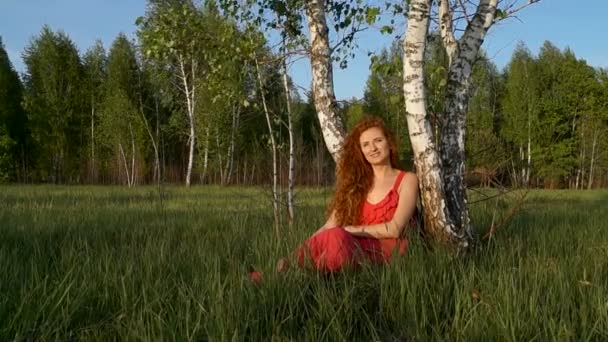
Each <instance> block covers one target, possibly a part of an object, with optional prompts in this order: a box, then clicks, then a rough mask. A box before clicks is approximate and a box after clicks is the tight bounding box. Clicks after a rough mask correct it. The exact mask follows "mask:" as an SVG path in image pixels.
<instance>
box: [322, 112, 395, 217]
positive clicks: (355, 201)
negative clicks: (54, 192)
mask: <svg viewBox="0 0 608 342" xmlns="http://www.w3.org/2000/svg"><path fill="white" fill-rule="evenodd" d="M372 127H377V128H379V129H380V130H381V131H382V133H384V136H385V137H386V140H387V142H388V147H389V150H390V157H389V160H390V163H391V166H392V167H394V168H397V167H398V166H399V153H398V151H397V139H396V137H395V135H394V134H393V132H392V131H391V130H390V129H389V128H388V127H387V126H386V124H385V123H384V120H382V118H380V117H378V116H372V115H366V116H365V117H364V118H363V119H361V121H359V122H358V123H357V124H356V125H355V126H354V127H353V128H352V129H351V130H350V132H349V133H348V135H347V136H346V139H345V140H344V144H343V145H342V149H341V152H340V158H339V159H338V163H337V165H336V192H335V194H334V197H333V199H332V200H331V202H330V203H329V207H328V208H327V209H328V210H327V211H328V215H331V213H332V212H334V211H335V213H336V215H335V219H336V221H337V224H338V226H347V225H355V224H358V223H359V219H360V216H361V208H362V206H363V203H364V201H365V199H366V198H367V193H368V192H369V190H370V189H371V187H372V184H373V182H374V171H373V169H372V166H371V165H370V163H369V162H368V161H367V160H366V159H365V156H364V155H363V152H362V151H361V146H360V143H359V138H360V137H361V133H363V132H364V131H366V130H368V129H370V128H372Z"/></svg>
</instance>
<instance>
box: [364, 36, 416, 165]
mask: <svg viewBox="0 0 608 342" xmlns="http://www.w3.org/2000/svg"><path fill="white" fill-rule="evenodd" d="M402 56H403V52H402V50H401V44H400V42H399V41H398V40H395V41H394V42H393V45H392V46H391V48H390V50H387V49H384V50H382V51H381V53H380V54H378V55H376V56H373V57H372V58H371V65H370V71H371V73H370V76H369V78H368V79H367V83H366V87H365V91H364V95H363V102H364V107H363V108H364V111H365V112H366V113H368V114H372V115H378V116H381V117H383V118H384V120H385V121H386V123H387V124H388V125H389V127H391V129H392V130H393V131H394V133H395V134H396V135H397V137H398V138H399V152H400V156H399V158H400V160H401V161H402V163H403V164H404V165H403V166H404V167H406V168H411V167H412V165H411V163H412V153H411V144H410V141H409V135H408V131H407V124H406V122H405V121H406V120H405V105H404V104H405V99H404V98H403V86H402V84H403V76H402V75H403V61H402Z"/></svg>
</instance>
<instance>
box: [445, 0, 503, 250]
mask: <svg viewBox="0 0 608 342" xmlns="http://www.w3.org/2000/svg"><path fill="white" fill-rule="evenodd" d="M496 3H497V0H481V1H480V2H479V5H478V7H477V11H476V13H475V15H474V17H473V19H472V20H471V22H470V23H469V24H468V25H467V28H466V29H465V32H464V34H463V35H462V37H461V38H460V39H459V40H458V42H457V46H456V47H454V46H451V47H447V48H448V52H451V53H452V54H453V56H452V58H451V63H450V66H449V71H448V84H447V94H446V101H445V112H444V113H443V115H442V117H441V118H442V126H441V149H440V150H441V160H442V167H443V175H442V176H443V180H444V184H445V192H446V195H448V197H447V198H446V203H447V206H448V212H449V215H450V218H451V220H452V222H453V223H454V225H455V227H456V234H457V235H458V236H459V237H463V238H464V239H466V240H472V229H471V226H470V218H469V210H468V206H467V193H466V184H465V179H464V177H465V159H466V158H465V135H466V113H467V110H468V108H467V106H468V97H469V85H470V79H471V74H472V71H473V64H474V62H475V58H476V57H477V54H478V52H479V48H480V47H481V44H482V43H483V39H484V38H485V35H486V32H487V30H488V29H489V27H490V26H491V25H492V23H493V21H494V14H495V12H496ZM444 7H445V6H444ZM444 10H447V11H448V12H449V8H447V9H446V8H444ZM448 16H449V17H450V18H451V14H449V15H448V14H446V15H445V16H444V17H448ZM442 27H443V23H442Z"/></svg>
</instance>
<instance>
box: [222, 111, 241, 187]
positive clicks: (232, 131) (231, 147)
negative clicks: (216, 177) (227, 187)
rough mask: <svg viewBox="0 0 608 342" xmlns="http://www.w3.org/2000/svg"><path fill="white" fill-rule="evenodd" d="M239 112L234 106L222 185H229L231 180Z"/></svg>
mask: <svg viewBox="0 0 608 342" xmlns="http://www.w3.org/2000/svg"><path fill="white" fill-rule="evenodd" d="M240 112H241V106H240V105H238V104H236V105H235V106H234V108H233V110H232V126H231V127H230V144H229V146H228V153H227V157H226V166H225V171H224V177H223V178H222V184H228V183H230V180H231V178H232V169H233V165H234V148H235V144H236V132H237V130H238V127H239V116H240Z"/></svg>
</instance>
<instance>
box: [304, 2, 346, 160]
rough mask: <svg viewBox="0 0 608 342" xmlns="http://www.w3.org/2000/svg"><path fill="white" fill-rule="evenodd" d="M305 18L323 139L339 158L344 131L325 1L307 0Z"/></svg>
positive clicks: (335, 156)
mask: <svg viewBox="0 0 608 342" xmlns="http://www.w3.org/2000/svg"><path fill="white" fill-rule="evenodd" d="M306 18H307V22H308V31H309V40H310V48H311V51H310V65H311V69H312V91H313V94H314V102H315V108H316V110H317V117H318V119H319V124H320V125H321V132H322V133H323V139H324V140H325V145H326V147H327V150H328V151H329V153H331V155H332V157H333V158H334V160H337V158H338V155H339V152H340V148H341V147H342V143H343V141H344V136H345V130H344V125H343V123H342V120H341V119H340V117H339V116H338V112H337V105H336V96H335V94H334V84H333V67H332V60H331V48H330V46H329V30H328V28H327V22H326V19H325V0H310V1H306Z"/></svg>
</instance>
